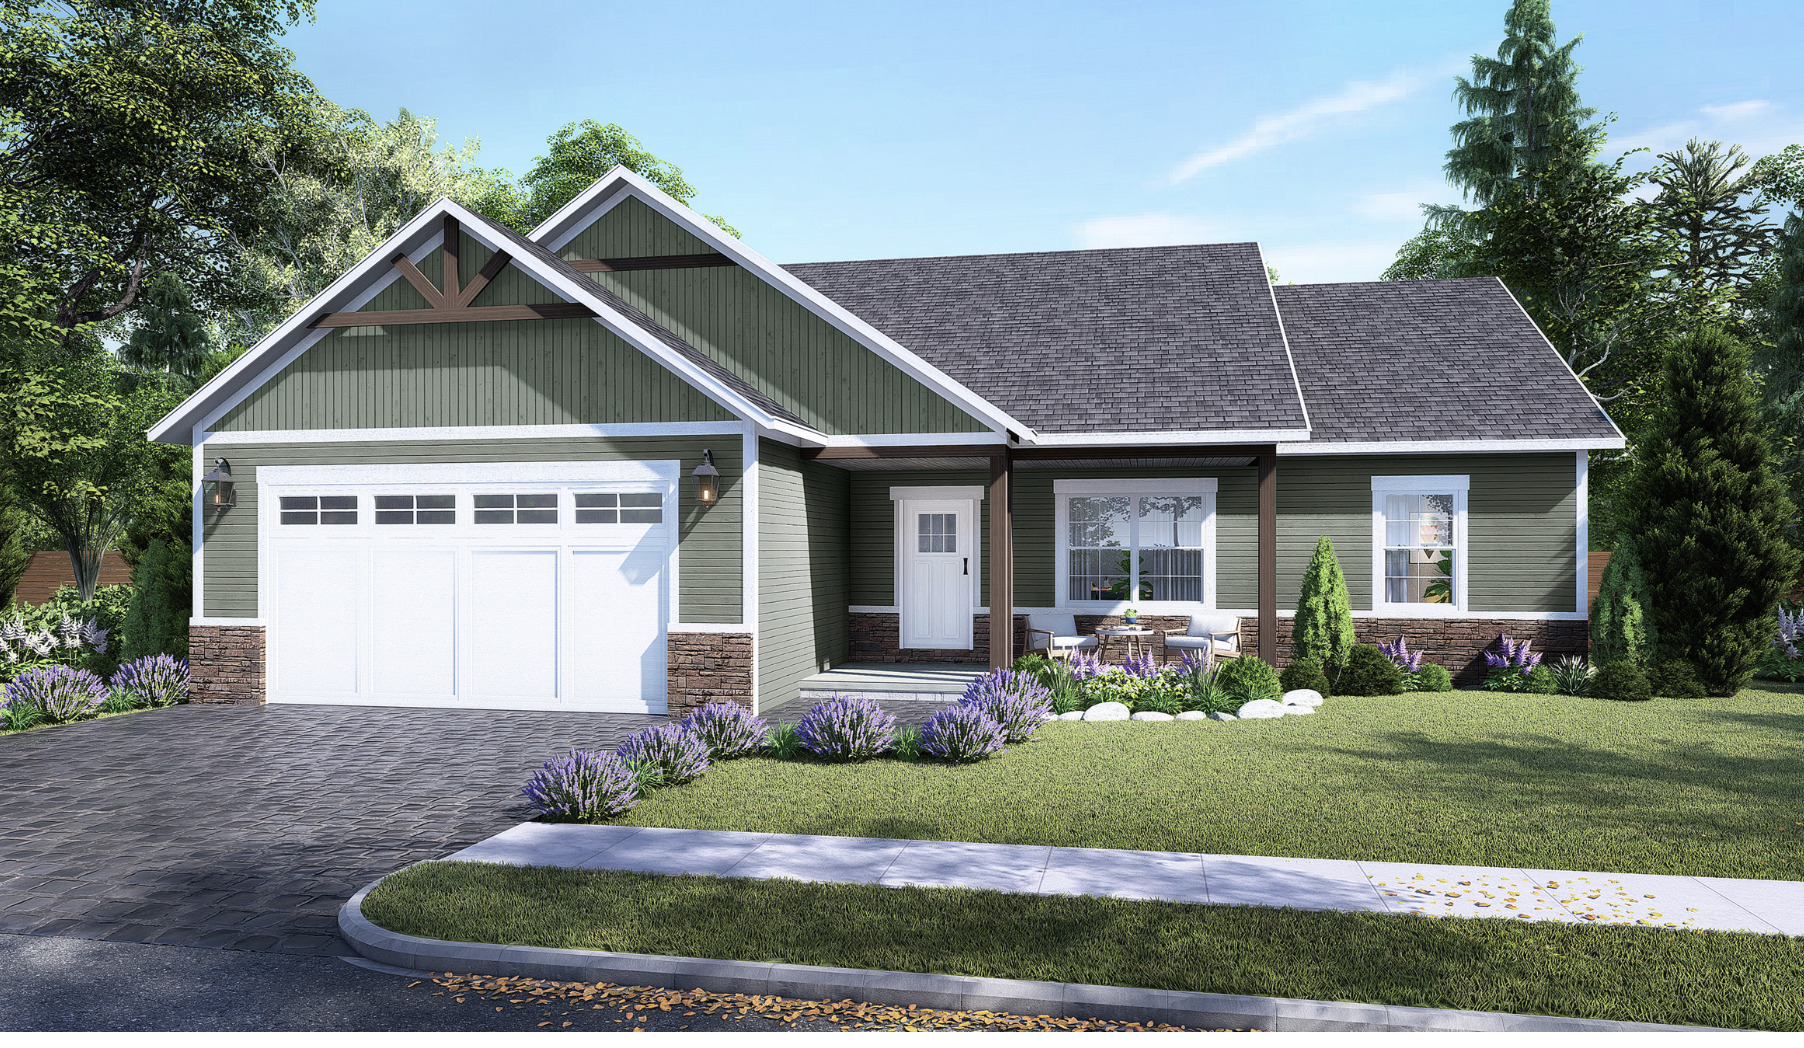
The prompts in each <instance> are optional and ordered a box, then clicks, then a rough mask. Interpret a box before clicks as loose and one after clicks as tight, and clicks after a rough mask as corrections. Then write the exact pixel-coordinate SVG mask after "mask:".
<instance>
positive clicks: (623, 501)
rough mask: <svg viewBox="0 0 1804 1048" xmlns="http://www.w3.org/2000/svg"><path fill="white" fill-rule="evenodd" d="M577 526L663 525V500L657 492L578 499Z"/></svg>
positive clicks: (611, 494)
mask: <svg viewBox="0 0 1804 1048" xmlns="http://www.w3.org/2000/svg"><path fill="white" fill-rule="evenodd" d="M576 522H577V523H578V524H662V523H664V496H662V495H660V494H658V493H656V492H627V493H625V494H613V493H606V494H600V493H598V494H589V495H578V496H576Z"/></svg>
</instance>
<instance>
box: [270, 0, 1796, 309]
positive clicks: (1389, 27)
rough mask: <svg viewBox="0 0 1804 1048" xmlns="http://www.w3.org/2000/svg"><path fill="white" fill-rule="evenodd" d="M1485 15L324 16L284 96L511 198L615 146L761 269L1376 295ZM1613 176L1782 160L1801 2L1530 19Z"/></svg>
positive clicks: (904, 11) (693, 11)
mask: <svg viewBox="0 0 1804 1048" xmlns="http://www.w3.org/2000/svg"><path fill="white" fill-rule="evenodd" d="M1506 6H1507V5H1506V0H1484V2H1473V0H1437V2H1419V0H1391V2H1385V3H1367V4H1354V3H1348V2H1344V0H1342V2H1327V0H1320V2H1279V0H1267V2H1263V3H1251V4H1249V3H1244V2H1235V3H1216V2H1210V3H1188V4H1167V3H1142V4H1122V3H1115V4H1076V3H1055V2H1037V3H983V4H971V3H949V4H942V3H932V2H925V0H916V2H910V3H897V4H887V3H883V4H880V3H852V4H847V3H843V2H840V3H817V4H811V3H787V2H778V0H761V2H758V3H737V4H715V3H696V2H690V3H684V4H680V5H674V4H660V3H645V2H642V0H635V2H632V3H621V2H613V0H608V2H586V3H542V2H531V0H515V2H513V3H509V4H496V3H494V2H493V0H484V2H481V3H476V2H467V0H434V2H431V3H425V2H413V0H405V2H403V0H378V2H377V3H374V4H370V3H354V2H351V0H319V18H318V21H317V22H315V23H314V24H311V25H304V26H301V27H299V28H297V29H295V30H293V31H292V32H291V33H290V34H289V37H288V44H289V46H290V47H291V48H293V49H294V51H295V53H296V55H297V56H298V63H299V65H300V68H301V69H302V70H303V71H304V72H306V73H307V74H308V75H310V76H311V77H313V79H314V82H315V83H316V84H317V85H318V86H319V88H320V89H321V90H322V91H323V92H324V93H325V94H326V95H327V96H329V97H331V98H332V99H334V100H335V101H337V102H338V103H340V104H341V105H347V106H356V107H359V108H362V109H366V110H368V111H369V112H371V113H372V114H374V115H376V116H378V117H387V116H392V115H393V114H394V112H395V110H396V109H397V108H399V107H402V106H406V107H408V108H410V109H412V110H414V111H415V112H417V113H420V114H422V115H426V116H432V117H436V118H437V119H438V121H439V131H440V133H441V135H442V136H443V137H445V138H447V139H451V140H457V141H461V140H462V139H464V138H466V137H473V138H479V139H481V141H482V153H481V156H480V161H479V162H481V163H482V164H484V165H485V166H500V167H507V168H510V169H512V170H513V171H514V172H515V173H519V172H521V171H523V170H525V169H526V168H527V167H528V166H530V164H531V163H532V158H533V157H534V156H536V155H538V154H539V153H540V152H542V149H543V145H544V141H545V138H546V136H547V135H548V134H550V133H551V132H552V131H553V130H555V129H556V128H557V127H559V126H561V125H563V124H564V123H567V122H569V121H572V120H580V119H583V118H585V117H587V118H593V119H595V120H598V121H600V122H602V123H609V122H612V123H618V124H620V125H622V126H623V127H625V128H626V129H627V130H629V131H631V132H632V133H633V134H635V135H637V136H638V137H639V138H640V139H641V140H642V141H643V142H644V143H645V145H646V147H647V148H649V149H650V150H651V151H652V152H653V153H655V154H657V155H659V156H661V157H663V158H664V159H666V160H669V161H670V162H672V163H675V164H677V165H678V166H680V167H681V168H682V169H683V171H684V173H685V175H686V176H687V177H688V179H689V181H690V182H691V184H693V185H695V186H696V187H697V188H698V189H699V190H700V193H699V195H698V196H697V198H696V200H695V205H696V207H697V209H698V210H701V211H704V212H707V213H710V214H719V215H722V216H723V217H725V218H726V219H727V220H728V221H730V222H732V223H733V224H734V225H735V226H737V227H738V228H739V229H740V230H741V231H742V232H743V233H744V235H745V239H746V241H747V242H748V243H749V244H751V245H752V246H753V247H755V248H757V249H758V250H759V251H761V252H763V253H764V254H765V255H767V256H769V257H771V258H773V259H775V260H777V261H779V262H786V263H787V262H810V261H825V260H834V259H847V258H885V257H895V256H909V255H938V254H973V253H982V252H997V251H1038V250H1060V249H1067V248H1081V247H1118V246H1130V245H1138V244H1161V243H1194V242H1207V241H1226V240H1258V241H1260V242H1261V243H1262V244H1263V245H1264V247H1265V251H1266V257H1267V259H1268V261H1270V262H1271V263H1272V264H1274V265H1275V266H1277V267H1278V269H1279V271H1280V273H1281V274H1282V277H1283V279H1285V280H1294V281H1297V282H1314V281H1327V280H1369V279H1375V278H1376V277H1377V275H1378V273H1379V271H1380V270H1381V269H1383V268H1384V266H1385V265H1386V264H1387V263H1388V262H1389V261H1390V258H1391V256H1392V254H1393V253H1394V251H1395V249H1396V246H1397V245H1398V244H1399V243H1401V242H1402V241H1403V240H1404V239H1406V238H1407V237H1409V236H1410V235H1411V234H1412V233H1414V232H1415V231H1416V230H1418V229H1419V228H1420V225H1421V223H1420V219H1419V217H1418V212H1417V209H1416V205H1417V204H1419V203H1421V202H1423V201H1440V202H1451V201H1454V200H1457V193H1456V192H1455V191H1453V190H1451V189H1450V188H1449V187H1448V186H1447V185H1446V184H1445V183H1444V181H1443V180H1442V178H1441V175H1440V167H1441V163H1442V159H1443V155H1444V154H1445V152H1446V150H1447V146H1448V136H1447V127H1448V125H1449V124H1451V123H1452V122H1453V121H1454V120H1456V119H1458V117H1459V113H1458V111H1457V110H1456V108H1455V106H1454V104H1453V102H1452V100H1451V97H1450V96H1451V88H1452V77H1453V76H1454V74H1455V73H1458V72H1461V71H1463V70H1464V69H1465V68H1466V67H1467V64H1468V63H1467V58H1468V56H1469V55H1471V54H1472V53H1473V52H1474V51H1481V52H1485V53H1493V52H1494V51H1495V49H1496V47H1497V44H1498V42H1499V40H1500V39H1501V37H1502V22H1503V12H1504V10H1505V8H1506ZM1554 18H1555V20H1556V22H1557V24H1558V26H1559V30H1560V34H1561V38H1562V39H1565V38H1567V37H1570V36H1572V35H1574V34H1577V33H1583V34H1584V36H1585V40H1584V43H1582V44H1581V45H1580V46H1579V50H1578V56H1579V59H1580V61H1581V62H1582V64H1583V65H1584V66H1585V72H1584V73H1583V74H1582V76H1581V77H1580V81H1579V86H1580V90H1581V92H1582V94H1583V97H1584V98H1585V100H1586V102H1587V103H1589V104H1591V105H1593V106H1596V107H1598V108H1599V109H1601V110H1603V111H1605V112H1614V113H1616V114H1617V116H1618V120H1617V122H1616V123H1615V124H1614V125H1613V127H1612V131H1611V148H1612V151H1615V150H1617V149H1623V148H1630V147H1634V146H1644V145H1645V146H1651V147H1653V149H1654V150H1655V151H1656V152H1658V151H1662V150H1666V149H1671V148H1675V147H1677V146H1680V145H1682V144H1683V143H1684V141H1685V139H1686V138H1687V137H1689V136H1691V135H1703V136H1705V137H1711V138H1721V139H1723V140H1725V141H1735V142H1741V143H1743V144H1744V145H1745V146H1746V147H1747V148H1748V149H1749V150H1750V151H1752V152H1754V153H1755V155H1759V154H1760V153H1763V152H1768V151H1773V150H1776V149H1778V148H1781V147H1782V146H1784V145H1785V144H1786V143H1789V142H1804V78H1800V77H1798V76H1797V75H1796V73H1795V70H1796V68H1797V56H1798V54H1799V53H1800V51H1801V50H1804V4H1799V3H1798V2H1797V0H1760V2H1754V0H1634V2H1622V0H1555V3H1554Z"/></svg>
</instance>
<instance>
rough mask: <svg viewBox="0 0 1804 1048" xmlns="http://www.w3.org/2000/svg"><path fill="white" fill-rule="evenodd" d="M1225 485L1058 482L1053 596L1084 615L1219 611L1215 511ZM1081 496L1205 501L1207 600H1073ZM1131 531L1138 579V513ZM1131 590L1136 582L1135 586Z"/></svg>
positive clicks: (1175, 480) (1183, 480) (1189, 480)
mask: <svg viewBox="0 0 1804 1048" xmlns="http://www.w3.org/2000/svg"><path fill="white" fill-rule="evenodd" d="M1219 487H1220V482H1219V481H1217V480H1216V478H1214V477H1164V478H1147V479H1134V480H1108V479H1085V480H1069V479H1067V480H1054V481H1053V482H1052V495H1053V499H1052V501H1053V530H1054V532H1055V535H1054V541H1053V564H1052V572H1053V578H1052V592H1053V599H1054V600H1056V601H1058V603H1059V606H1060V607H1061V608H1067V609H1070V610H1073V611H1079V612H1082V613H1084V614H1089V615H1095V614H1104V615H1113V614H1119V613H1120V612H1123V611H1126V610H1127V609H1128V608H1134V609H1135V610H1137V611H1142V612H1145V613H1146V614H1148V615H1155V614H1157V615H1190V614H1196V613H1200V612H1203V611H1208V610H1211V609H1213V608H1214V607H1215V562H1216V548H1215V510H1216V506H1215V503H1216V492H1217V490H1218V489H1219ZM1082 495H1131V496H1140V495H1196V496H1200V497H1201V498H1202V499H1203V599H1202V601H1201V602H1200V603H1199V602H1197V601H1169V600H1146V601H1136V600H1131V599H1130V600H1119V601H1100V600H1074V599H1073V598H1072V596H1071V572H1070V564H1071V498H1072V496H1082ZM1128 528H1129V534H1130V543H1131V545H1130V546H1129V547H1128V548H1127V552H1128V554H1129V557H1130V558H1131V559H1132V560H1133V564H1134V574H1135V577H1136V578H1137V577H1138V573H1139V562H1138V558H1134V557H1133V553H1134V550H1135V549H1136V548H1137V547H1138V543H1139V533H1140V515H1139V513H1138V512H1135V513H1133V514H1131V515H1130V516H1129V517H1128ZM1129 585H1130V586H1132V585H1133V583H1131V582H1130V584H1129Z"/></svg>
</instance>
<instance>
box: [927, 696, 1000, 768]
mask: <svg viewBox="0 0 1804 1048" xmlns="http://www.w3.org/2000/svg"><path fill="white" fill-rule="evenodd" d="M1007 741H1008V740H1007V737H1006V736H1005V735H1004V733H1003V730H1002V725H1000V724H997V723H996V722H995V721H994V720H992V719H991V718H990V716H989V714H987V713H985V712H984V711H983V709H982V707H979V706H977V705H975V704H973V703H968V702H959V703H955V704H953V705H951V706H948V707H946V708H945V709H943V710H941V711H939V712H938V713H936V714H934V715H933V716H931V717H929V718H927V723H926V724H923V725H921V742H920V746H921V752H923V753H926V754H928V755H930V756H933V757H938V758H939V759H940V760H943V761H951V762H953V763H955V764H963V763H967V762H970V761H978V760H982V759H983V758H985V757H988V756H989V755H990V754H992V753H1000V752H1001V751H1002V747H1003V744H1004V743H1005V742H1007Z"/></svg>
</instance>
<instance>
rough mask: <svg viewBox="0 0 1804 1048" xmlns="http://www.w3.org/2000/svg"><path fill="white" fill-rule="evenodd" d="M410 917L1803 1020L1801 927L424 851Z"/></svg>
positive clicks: (403, 885)
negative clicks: (1741, 927)
mask: <svg viewBox="0 0 1804 1048" xmlns="http://www.w3.org/2000/svg"><path fill="white" fill-rule="evenodd" d="M364 913H365V914H366V915H367V916H368V917H369V918H370V919H371V920H372V921H374V922H376V923H377V924H379V925H381V926H382V927H385V928H389V929H391V930H394V931H398V932H403V933H406V934H409V935H419V936H424V937H427V938H433V939H450V940H457V941H465V942H493V943H508V944H521V945H532V946H551V947H561V948H574V949H594V950H617V951H624V952H630V953H649V954H670V955H677V956H686V957H713V958H722V959H729V960H747V961H780V962H784V963H790V964H814V965H827V966H832V967H849V968H879V969H888V970H894V971H910V972H939V973H944V974H950V975H978V976H990V977H997V978H1011V979H1044V980H1052V981H1057V982H1078V983H1101V984H1105V985H1112V986H1147V987H1155V988H1160V989H1174V990H1201V991H1207V992H1212V993H1230V994H1253V995H1259V996H1276V997H1302V998H1312V999H1321V1000H1342V1001H1364V1002H1370V1003H1377V1004H1396V1005H1413V1006H1420V1007H1433V1008H1473V1009H1479V1010H1482V1011H1502V1012H1517V1013H1528V1014H1540V1015H1566V1016H1581V1017H1587V1018H1599V1019H1625V1020H1632V1021H1639V1022H1663V1023H1689V1024H1696V1025H1705V1026H1727V1027H1737V1028H1755V1029H1771V1030H1797V1029H1804V994H1800V993H1799V992H1798V987H1799V986H1804V939H1794V938H1787V937H1785V936H1779V935H1771V936H1761V935H1752V934H1745V933H1731V932H1679V931H1667V930H1664V929H1652V928H1627V927H1602V928H1598V927H1583V928H1575V927H1569V926H1565V925H1556V924H1532V925H1528V924H1511V923H1508V922H1505V921H1500V920H1470V919H1459V918H1431V917H1416V916H1410V915H1395V916H1394V915H1389V914H1371V913H1304V912H1300V911H1296V910H1274V909H1263V908H1256V907H1217V906H1189V905H1183V904H1179V903H1160V902H1129V901H1125V900H1119V899H1096V898H1086V897H1070V896H1035V895H1006V894H1001V893H997V892H983V891H969V890H964V889H953V888H884V887H879V886H876V885H845V884H804V883H800V882H796V881H750V880H735V879H727V878H716V877H692V876H686V877H660V876H655V875H650V874H635V873H619V872H612V871H589V870H558V869H545V868H539V869H526V868H518V867H510V866H494V865H486V864H478V863H448V862H439V863H428V864H424V865H420V866H414V867H411V868H409V869H406V870H403V871H401V872H400V873H398V874H395V875H394V876H392V877H390V878H388V879H387V880H386V881H384V882H383V883H382V885H381V886H379V887H378V888H377V889H376V890H375V891H373V892H371V893H370V895H369V897H368V898H367V899H366V900H365V901H364Z"/></svg>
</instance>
